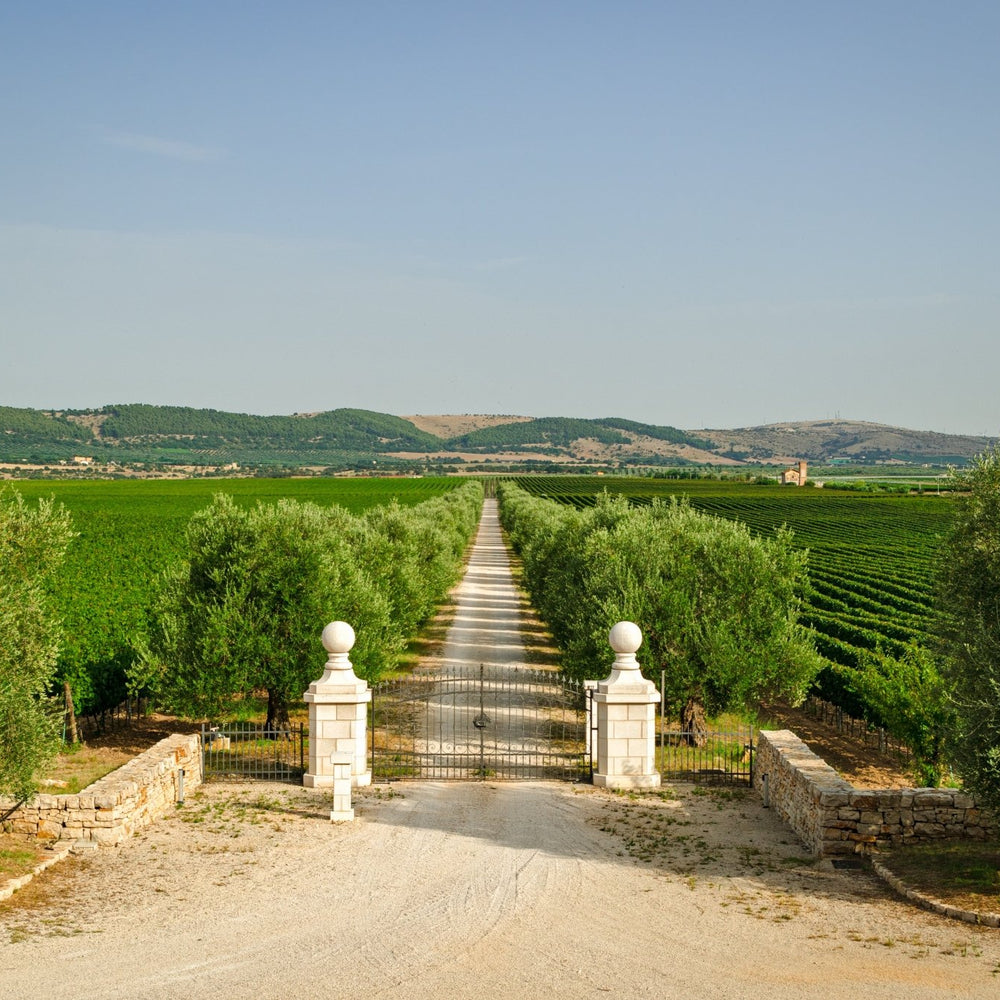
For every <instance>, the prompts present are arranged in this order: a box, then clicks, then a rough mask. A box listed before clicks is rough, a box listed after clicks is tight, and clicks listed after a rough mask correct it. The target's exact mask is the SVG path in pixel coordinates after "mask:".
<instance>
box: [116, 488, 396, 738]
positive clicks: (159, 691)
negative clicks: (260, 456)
mask: <svg viewBox="0 0 1000 1000" xmlns="http://www.w3.org/2000/svg"><path fill="white" fill-rule="evenodd" d="M356 531H357V525H356V522H355V519H354V518H352V516H351V515H350V514H349V513H348V512H347V511H345V510H343V509H342V508H339V507H332V508H321V507H319V506H317V505H316V504H311V503H296V502H295V501H292V500H281V501H279V502H278V503H276V504H273V505H265V504H257V506H255V507H253V508H249V509H247V508H242V507H239V506H237V505H236V503H235V502H234V501H233V500H232V498H231V497H229V496H226V495H224V494H218V495H217V496H216V497H215V498H214V500H213V502H212V504H211V505H210V506H209V507H208V508H207V509H206V510H204V511H201V512H199V513H197V514H195V515H194V517H192V519H191V521H190V522H189V525H188V528H187V557H186V559H185V561H184V562H183V564H181V565H180V566H178V567H176V568H175V569H174V570H173V571H172V572H171V573H170V575H169V576H168V578H167V579H166V581H165V585H164V588H163V593H162V597H161V600H160V602H159V605H158V607H157V609H156V612H155V614H154V621H153V624H152V628H151V634H150V638H149V643H148V648H147V649H145V650H144V652H143V656H142V667H141V671H139V672H134V673H133V676H132V684H133V686H139V685H144V686H146V687H147V688H149V689H151V690H152V691H153V692H154V693H155V695H156V697H157V699H158V700H159V701H160V703H161V704H163V705H165V706H166V707H169V708H171V709H173V710H175V711H180V712H184V713H188V714H196V715H207V714H211V713H216V712H219V711H221V710H223V709H224V708H225V707H226V706H227V705H228V704H230V703H231V702H232V700H233V699H234V698H236V697H240V696H244V695H246V694H249V693H251V692H253V691H255V690H262V691H266V693H267V726H268V728H280V727H283V726H285V725H287V722H288V705H289V702H290V701H291V700H292V699H294V698H298V697H299V696H300V695H301V694H302V692H303V691H304V690H305V689H306V687H307V686H308V685H309V683H310V681H312V680H314V679H315V677H316V675H317V672H318V670H320V669H321V668H322V650H321V648H320V646H319V636H320V633H321V631H322V629H323V626H324V625H325V624H326V623H327V622H328V621H331V620H334V619H342V620H344V621H348V622H350V623H351V624H352V625H353V626H354V628H355V629H356V631H357V635H358V643H357V646H356V647H355V650H354V652H353V653H352V661H353V662H354V664H355V666H356V667H357V669H358V672H359V673H360V674H362V675H365V676H369V677H374V676H376V675H377V674H378V672H379V671H380V670H381V669H382V668H383V667H384V666H385V665H386V663H387V662H388V661H389V660H390V658H391V657H392V656H393V655H395V653H396V652H397V651H398V650H399V649H400V648H401V646H402V636H401V635H400V633H399V632H398V630H397V629H395V628H394V627H393V625H392V622H391V621H390V616H389V605H388V601H387V599H386V598H385V596H383V595H382V594H381V593H380V592H379V591H378V590H377V589H376V588H375V586H374V585H373V584H372V583H371V581H370V580H369V579H368V578H367V577H366V575H365V573H364V572H363V570H362V569H361V568H360V567H359V566H358V563H357V559H356V558H355V550H354V546H353V544H352V537H353V536H354V535H355V533H356Z"/></svg>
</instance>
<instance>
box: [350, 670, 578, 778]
mask: <svg viewBox="0 0 1000 1000" xmlns="http://www.w3.org/2000/svg"><path fill="white" fill-rule="evenodd" d="M586 697H587V695H586V692H585V690H584V687H583V685H582V684H580V683H578V682H575V681H571V680H568V679H566V678H564V677H562V676H561V675H560V674H558V673H556V672H555V671H545V670H533V669H529V668H515V669H511V668H510V667H502V668H490V667H488V666H480V667H478V668H472V669H469V668H465V667H462V666H454V667H451V668H449V669H445V670H441V671H434V672H430V673H424V674H412V675H409V676H407V677H404V678H400V679H397V680H391V681H386V682H383V683H380V684H377V685H376V686H375V687H374V688H373V691H372V702H371V708H370V715H369V732H370V738H371V765H372V775H373V777H374V778H376V779H383V780H385V779H392V778H433V779H439V780H452V779H470V778H471V779H480V780H483V779H491V780H493V779H545V778H553V779H557V780H570V781H580V780H587V779H589V777H590V776H591V773H592V769H591V760H590V754H589V752H588V750H587V747H588V745H589V743H588V741H587V738H586V736H587V734H586V725H587V722H586Z"/></svg>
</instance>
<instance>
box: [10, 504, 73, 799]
mask: <svg viewBox="0 0 1000 1000" xmlns="http://www.w3.org/2000/svg"><path fill="white" fill-rule="evenodd" d="M71 536H72V530H71V527H70V517H69V514H68V513H67V512H66V511H65V509H63V508H62V507H61V506H57V505H56V504H55V503H54V502H53V501H51V500H40V501H39V502H38V504H37V506H32V505H29V504H28V503H27V501H26V500H25V499H24V498H23V497H22V496H21V495H20V494H19V493H16V492H14V491H13V490H5V491H3V492H2V493H0V794H4V795H12V796H14V798H16V799H19V800H20V799H26V798H28V797H30V795H31V794H32V792H33V791H34V788H35V779H36V777H37V775H38V774H39V772H40V771H41V770H42V769H43V768H44V766H45V765H46V764H47V763H48V761H49V760H50V759H51V758H52V757H53V756H54V755H55V753H56V750H57V749H58V745H59V720H58V715H57V709H56V706H54V705H53V704H52V703H51V701H50V699H49V697H48V695H49V689H50V685H51V682H52V679H53V675H54V673H55V667H56V657H57V656H58V653H59V642H60V626H59V622H58V620H57V618H56V615H55V613H54V611H53V608H52V606H51V603H50V601H49V598H48V594H47V588H46V584H47V582H48V580H49V578H50V577H51V576H52V574H53V573H55V572H56V571H57V569H58V567H59V564H60V563H61V562H62V559H63V556H64V555H65V552H66V546H67V545H68V544H69V541H70V538H71Z"/></svg>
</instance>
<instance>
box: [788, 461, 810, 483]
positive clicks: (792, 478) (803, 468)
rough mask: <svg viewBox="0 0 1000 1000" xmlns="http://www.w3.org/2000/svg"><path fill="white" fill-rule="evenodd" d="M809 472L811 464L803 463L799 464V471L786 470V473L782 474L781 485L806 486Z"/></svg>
mask: <svg viewBox="0 0 1000 1000" xmlns="http://www.w3.org/2000/svg"><path fill="white" fill-rule="evenodd" d="M808 470H809V464H808V463H807V462H803V461H800V462H799V467H798V468H797V469H785V471H784V472H782V473H781V485H782V486H805V484H806V473H807V472H808Z"/></svg>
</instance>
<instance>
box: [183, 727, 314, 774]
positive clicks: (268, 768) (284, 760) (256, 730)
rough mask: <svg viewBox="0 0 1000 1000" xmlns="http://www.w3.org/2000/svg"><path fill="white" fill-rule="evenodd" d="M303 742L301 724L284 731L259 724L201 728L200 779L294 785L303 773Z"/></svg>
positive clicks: (304, 764)
mask: <svg viewBox="0 0 1000 1000" xmlns="http://www.w3.org/2000/svg"><path fill="white" fill-rule="evenodd" d="M306 739H307V737H306V731H305V727H304V726H303V725H302V723H301V722H298V723H294V724H292V725H290V726H288V727H287V728H284V729H267V728H265V727H264V726H263V725H262V724H261V723H259V722H231V723H227V724H225V725H218V726H207V725H206V726H202V727H201V773H202V776H203V779H204V780H205V781H210V780H212V779H213V778H215V779H218V780H227V781H237V780H243V779H258V780H264V781H287V782H292V783H296V784H297V783H299V782H301V780H302V775H303V774H305V771H306V753H307V746H306Z"/></svg>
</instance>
